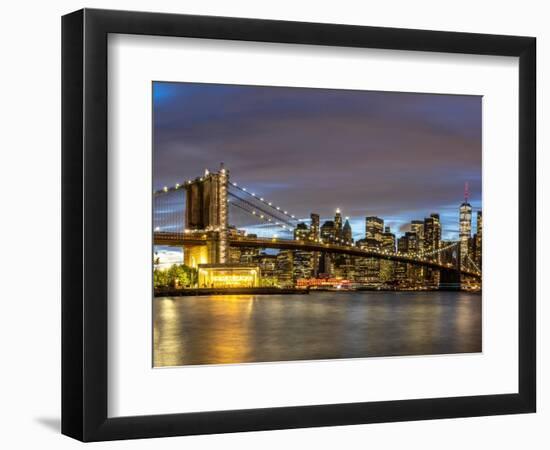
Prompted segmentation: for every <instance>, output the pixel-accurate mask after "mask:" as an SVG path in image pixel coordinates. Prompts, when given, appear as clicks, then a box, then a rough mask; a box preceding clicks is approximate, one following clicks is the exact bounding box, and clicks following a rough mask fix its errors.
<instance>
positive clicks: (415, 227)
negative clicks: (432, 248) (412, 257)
mask: <svg viewBox="0 0 550 450" xmlns="http://www.w3.org/2000/svg"><path fill="white" fill-rule="evenodd" d="M411 231H412V232H413V233H416V239H417V240H418V249H419V250H421V249H423V248H424V222H423V221H422V220H413V221H412V222H411Z"/></svg>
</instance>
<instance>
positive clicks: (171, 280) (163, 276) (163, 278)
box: [153, 264, 198, 288]
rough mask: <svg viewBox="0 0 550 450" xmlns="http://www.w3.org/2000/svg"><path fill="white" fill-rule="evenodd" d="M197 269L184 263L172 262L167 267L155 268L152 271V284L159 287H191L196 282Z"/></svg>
mask: <svg viewBox="0 0 550 450" xmlns="http://www.w3.org/2000/svg"><path fill="white" fill-rule="evenodd" d="M197 278H198V272H197V269H193V268H192V267H189V266H186V265H185V264H173V265H172V266H170V267H169V268H168V269H164V270H163V269H159V268H155V269H154V271H153V284H154V287H155V288H159V287H175V288H184V287H193V286H195V285H196V283H197Z"/></svg>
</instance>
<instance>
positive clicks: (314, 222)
mask: <svg viewBox="0 0 550 450" xmlns="http://www.w3.org/2000/svg"><path fill="white" fill-rule="evenodd" d="M310 218H311V224H310V228H309V239H310V240H312V241H315V242H318V241H319V237H320V221H319V214H314V213H311V214H310Z"/></svg>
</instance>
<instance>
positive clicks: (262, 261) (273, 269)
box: [256, 253, 277, 286]
mask: <svg viewBox="0 0 550 450" xmlns="http://www.w3.org/2000/svg"><path fill="white" fill-rule="evenodd" d="M256 265H257V266H258V268H259V269H260V277H261V279H260V283H261V285H262V286H276V285H277V256H276V255H268V254H265V253H262V254H260V255H258V256H257V257H256Z"/></svg>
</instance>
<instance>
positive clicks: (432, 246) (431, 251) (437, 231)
mask: <svg viewBox="0 0 550 450" xmlns="http://www.w3.org/2000/svg"><path fill="white" fill-rule="evenodd" d="M440 248H441V222H440V221H439V214H435V213H434V214H431V215H430V217H426V218H425V219H424V258H426V259H428V260H430V261H435V262H437V263H439V262H441V254H440V252H439V249H440ZM439 279H440V273H439V271H438V270H434V269H430V268H426V269H425V271H424V284H425V285H426V286H428V287H432V288H434V287H437V286H439Z"/></svg>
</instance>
